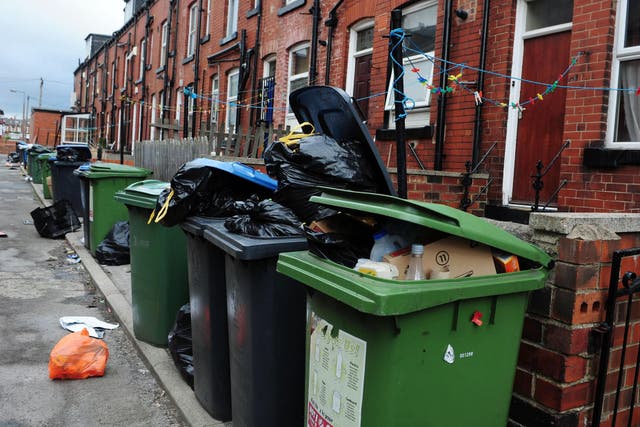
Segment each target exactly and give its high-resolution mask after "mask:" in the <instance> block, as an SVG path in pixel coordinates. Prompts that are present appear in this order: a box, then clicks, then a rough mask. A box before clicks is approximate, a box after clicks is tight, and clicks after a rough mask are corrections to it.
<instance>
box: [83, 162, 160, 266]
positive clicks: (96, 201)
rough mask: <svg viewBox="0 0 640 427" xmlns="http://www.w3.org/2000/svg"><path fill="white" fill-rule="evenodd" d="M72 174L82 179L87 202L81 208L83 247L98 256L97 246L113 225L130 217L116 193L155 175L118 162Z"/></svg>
mask: <svg viewBox="0 0 640 427" xmlns="http://www.w3.org/2000/svg"><path fill="white" fill-rule="evenodd" d="M73 173H74V175H77V176H78V178H80V191H81V192H82V193H83V197H82V198H81V199H82V200H84V202H85V203H84V204H83V206H82V211H83V215H82V216H83V217H84V221H83V227H84V245H85V247H86V248H87V249H89V250H90V251H91V254H92V255H94V256H95V254H96V249H97V248H98V245H99V244H100V242H102V240H104V238H105V237H106V236H107V234H108V233H109V231H110V230H111V228H112V227H113V225H114V224H115V223H116V222H118V221H125V220H126V219H127V217H128V214H127V208H126V207H125V206H124V205H123V204H122V203H119V202H117V201H116V200H115V199H114V198H113V197H114V195H115V194H116V192H117V191H119V190H123V189H124V188H125V187H127V186H128V185H129V184H133V183H134V182H137V181H140V180H143V179H145V178H147V177H148V176H149V175H151V173H152V172H151V171H150V170H148V169H144V168H136V167H133V166H127V165H120V164H116V163H107V162H95V163H91V165H90V166H89V167H88V168H82V169H77V170H75V171H74V172H73Z"/></svg>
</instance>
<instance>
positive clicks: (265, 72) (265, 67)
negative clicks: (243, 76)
mask: <svg viewBox="0 0 640 427" xmlns="http://www.w3.org/2000/svg"><path fill="white" fill-rule="evenodd" d="M271 64H273V67H272V66H271ZM276 66H277V57H276V55H275V54H271V55H268V56H267V57H266V58H264V60H263V61H262V77H270V76H274V77H275V75H276Z"/></svg>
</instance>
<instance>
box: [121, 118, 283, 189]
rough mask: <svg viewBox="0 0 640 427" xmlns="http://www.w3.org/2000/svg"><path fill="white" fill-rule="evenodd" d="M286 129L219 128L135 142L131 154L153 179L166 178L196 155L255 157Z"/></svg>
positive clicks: (166, 179)
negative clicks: (188, 135) (191, 135)
mask: <svg viewBox="0 0 640 427" xmlns="http://www.w3.org/2000/svg"><path fill="white" fill-rule="evenodd" d="M287 132H288V130H285V129H282V128H278V129H274V128H270V127H266V126H259V127H255V128H251V129H249V130H248V131H247V132H242V130H239V131H238V132H237V133H227V132H224V131H223V129H219V130H217V131H213V132H209V134H208V135H205V136H199V137H196V138H184V139H165V140H156V141H141V142H138V143H136V144H135V148H134V152H133V156H134V159H135V165H136V166H137V167H143V168H147V169H151V170H153V178H154V179H159V180H163V181H169V180H171V177H173V175H174V174H175V172H176V171H177V170H178V169H179V168H180V166H182V165H183V164H184V163H186V162H188V161H191V160H193V159H196V158H198V157H212V158H213V157H218V156H222V157H225V160H228V159H229V158H238V159H255V160H257V159H259V158H260V157H261V156H262V152H263V151H264V147H265V146H266V144H267V143H268V142H269V141H274V140H275V139H277V138H279V137H281V136H282V135H285V134H286V133H287Z"/></svg>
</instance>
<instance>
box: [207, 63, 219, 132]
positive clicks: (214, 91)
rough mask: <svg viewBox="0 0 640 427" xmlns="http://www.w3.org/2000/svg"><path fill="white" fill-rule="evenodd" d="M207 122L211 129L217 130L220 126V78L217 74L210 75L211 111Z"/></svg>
mask: <svg viewBox="0 0 640 427" xmlns="http://www.w3.org/2000/svg"><path fill="white" fill-rule="evenodd" d="M209 122H210V124H211V130H212V131H217V130H218V127H219V126H220V78H219V77H218V75H217V74H215V75H214V76H213V77H211V113H210V117H209Z"/></svg>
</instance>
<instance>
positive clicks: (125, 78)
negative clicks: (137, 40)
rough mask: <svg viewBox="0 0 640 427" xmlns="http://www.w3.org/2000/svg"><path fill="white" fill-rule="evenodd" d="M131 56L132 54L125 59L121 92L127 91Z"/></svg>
mask: <svg viewBox="0 0 640 427" xmlns="http://www.w3.org/2000/svg"><path fill="white" fill-rule="evenodd" d="M130 58H131V55H130V54H128V53H127V54H126V57H125V59H124V73H123V74H122V88H121V90H125V89H126V88H127V73H128V72H129V61H130Z"/></svg>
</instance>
